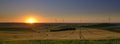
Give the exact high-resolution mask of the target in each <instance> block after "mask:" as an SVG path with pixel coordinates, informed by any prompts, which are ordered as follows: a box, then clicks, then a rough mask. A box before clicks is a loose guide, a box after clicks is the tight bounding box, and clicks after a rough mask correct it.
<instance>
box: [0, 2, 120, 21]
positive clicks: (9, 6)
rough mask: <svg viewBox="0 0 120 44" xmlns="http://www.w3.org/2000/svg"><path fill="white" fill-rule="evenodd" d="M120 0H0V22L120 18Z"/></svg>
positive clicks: (112, 19) (115, 19)
mask: <svg viewBox="0 0 120 44" xmlns="http://www.w3.org/2000/svg"><path fill="white" fill-rule="evenodd" d="M119 2H120V1H119V0H0V22H25V20H26V19H27V18H29V17H33V18H35V19H37V20H38V22H39V23H46V22H47V23H51V22H68V23H85V22H88V23H91V22H95V23H99V22H108V20H109V17H110V19H111V20H110V22H111V23H116V22H117V23H119V22H120V3H119Z"/></svg>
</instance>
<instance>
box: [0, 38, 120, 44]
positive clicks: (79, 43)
mask: <svg viewBox="0 0 120 44" xmlns="http://www.w3.org/2000/svg"><path fill="white" fill-rule="evenodd" d="M0 44H120V39H112V40H16V41H0Z"/></svg>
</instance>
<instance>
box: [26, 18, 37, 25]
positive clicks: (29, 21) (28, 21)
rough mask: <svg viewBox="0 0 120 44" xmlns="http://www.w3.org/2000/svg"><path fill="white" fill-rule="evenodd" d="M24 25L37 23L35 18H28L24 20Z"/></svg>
mask: <svg viewBox="0 0 120 44" xmlns="http://www.w3.org/2000/svg"><path fill="white" fill-rule="evenodd" d="M26 23H31V24H33V23H37V20H36V19H35V18H28V19H27V20H26Z"/></svg>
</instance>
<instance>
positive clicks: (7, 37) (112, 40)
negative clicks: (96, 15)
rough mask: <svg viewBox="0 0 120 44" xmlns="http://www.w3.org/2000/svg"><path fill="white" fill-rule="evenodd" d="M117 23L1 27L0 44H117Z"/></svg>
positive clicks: (118, 27) (119, 43)
mask: <svg viewBox="0 0 120 44" xmlns="http://www.w3.org/2000/svg"><path fill="white" fill-rule="evenodd" d="M119 29H120V24H119V23H111V24H109V23H34V24H28V23H1V24H0V44H120V30H119Z"/></svg>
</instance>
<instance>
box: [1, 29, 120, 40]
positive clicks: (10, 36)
mask: <svg viewBox="0 0 120 44" xmlns="http://www.w3.org/2000/svg"><path fill="white" fill-rule="evenodd" d="M81 29H82V30H81V31H80V29H77V30H73V31H61V32H47V31H40V32H39V33H37V32H11V31H1V32H0V40H46V39H52V40H56V39H58V40H61V39H80V40H99V39H116V38H120V33H117V32H110V31H107V30H100V29H88V28H81Z"/></svg>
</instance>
